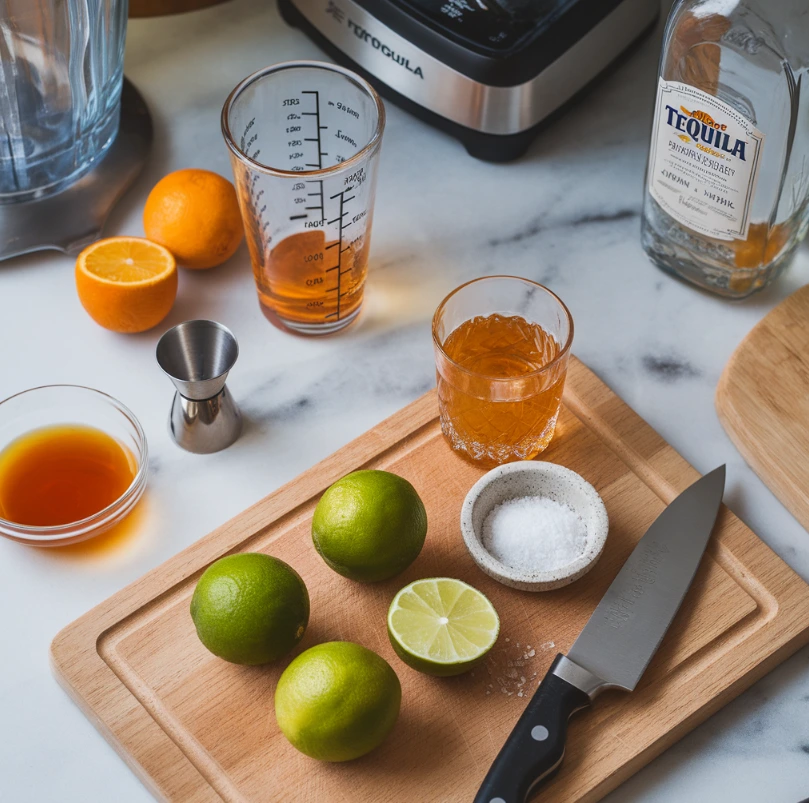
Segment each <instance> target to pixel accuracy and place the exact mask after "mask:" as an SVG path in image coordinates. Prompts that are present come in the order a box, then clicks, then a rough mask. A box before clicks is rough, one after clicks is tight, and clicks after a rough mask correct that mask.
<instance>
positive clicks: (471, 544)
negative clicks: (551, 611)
mask: <svg viewBox="0 0 809 803" xmlns="http://www.w3.org/2000/svg"><path fill="white" fill-rule="evenodd" d="M608 531H609V518H608V516H607V508H606V507H605V506H604V502H603V500H602V499H601V497H600V496H599V494H598V491H596V489H595V488H593V486H592V485H591V484H590V483H589V482H587V480H585V479H584V478H583V477H582V476H581V475H579V474H577V473H576V472H575V471H571V470H570V469H569V468H565V467H564V466H560V465H557V464H556V463H548V462H545V461H523V462H518V463H506V464H505V465H502V466H498V467H497V468H494V469H492V470H491V471H489V472H488V473H487V474H484V475H483V477H481V478H480V479H479V480H478V481H477V482H476V483H475V484H474V485H473V486H472V488H471V489H470V490H469V493H468V494H467V495H466V499H465V500H464V503H463V507H462V508H461V534H462V535H463V539H464V543H465V544H466V548H467V549H468V550H469V553H470V555H471V556H472V559H473V560H474V561H475V563H476V564H477V565H478V567H479V568H480V569H481V570H482V571H484V572H485V573H486V574H488V575H489V576H490V577H493V578H494V579H495V580H497V581H499V582H501V583H503V584H504V585H507V586H510V587H511V588H518V589H521V590H523V591H550V590H551V589H554V588H561V587H562V586H566V585H568V584H570V583H572V582H574V581H575V580H578V579H579V578H580V577H582V576H583V575H585V574H586V573H587V572H588V571H590V569H592V567H593V566H594V565H595V564H596V562H597V561H598V559H599V557H600V556H601V553H602V552H603V551H604V545H605V544H606V542H607V532H608ZM582 536H583V537H582ZM536 539H543V540H542V541H541V542H540V541H537V540H536ZM487 546H488V548H487ZM493 553H494V554H493ZM498 556H499V557H498ZM506 556H510V557H511V559H512V565H509V563H507V562H505V557H506ZM532 562H537V563H538V565H532Z"/></svg>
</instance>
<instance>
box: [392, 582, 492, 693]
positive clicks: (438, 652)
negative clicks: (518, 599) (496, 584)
mask: <svg viewBox="0 0 809 803" xmlns="http://www.w3.org/2000/svg"><path fill="white" fill-rule="evenodd" d="M499 632H500V619H499V617H498V616H497V611H496V610H495V609H494V606H493V605H492V603H491V602H489V600H488V599H486V597H485V596H484V595H483V594H481V593H480V591H478V590H477V589H475V588H472V586H470V585H467V584H466V583H464V582H462V581H461V580H455V579H453V578H451V577H434V578H431V579H428V580H416V581H415V582H414V583H411V584H410V585H409V586H405V587H404V588H403V589H402V590H401V591H400V592H399V593H398V594H397V595H396V596H395V597H394V598H393V602H391V604H390V608H389V609H388V636H389V637H390V643H391V644H392V645H393V649H394V650H395V651H396V654H397V655H398V656H399V657H400V658H401V659H402V660H403V661H404V662H405V663H406V664H407V665H408V666H411V667H412V668H413V669H417V670H418V671H419V672H425V673H426V674H428V675H439V676H442V677H446V676H448V675H460V674H461V672H466V671H468V670H469V669H473V668H474V667H475V666H476V665H477V664H478V663H480V662H481V661H482V660H483V658H484V656H485V655H486V653H487V652H489V650H490V649H491V648H492V647H493V646H494V643H495V641H497V635H498V633H499Z"/></svg>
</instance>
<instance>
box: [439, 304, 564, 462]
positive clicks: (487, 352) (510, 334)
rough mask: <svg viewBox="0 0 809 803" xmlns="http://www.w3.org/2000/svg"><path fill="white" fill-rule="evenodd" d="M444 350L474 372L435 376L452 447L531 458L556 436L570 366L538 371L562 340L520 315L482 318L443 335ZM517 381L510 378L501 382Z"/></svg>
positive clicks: (489, 458) (483, 457) (500, 458)
mask: <svg viewBox="0 0 809 803" xmlns="http://www.w3.org/2000/svg"><path fill="white" fill-rule="evenodd" d="M442 345H443V349H444V352H445V353H446V354H447V355H448V356H449V357H450V359H452V360H453V362H455V363H456V364H457V365H459V366H461V367H462V368H464V369H467V371H468V372H471V373H470V374H465V372H463V371H459V370H458V369H454V370H452V371H447V373H448V374H449V375H450V377H451V379H450V378H445V377H442V376H441V371H439V374H438V399H439V406H440V411H441V426H442V429H443V431H444V434H445V435H446V437H447V438H448V440H449V441H450V443H451V445H452V446H453V448H455V449H457V450H459V451H461V452H465V453H466V454H467V455H468V456H469V457H471V458H472V459H474V460H476V461H480V462H483V463H487V464H491V465H494V464H499V463H505V462H508V461H511V460H527V459H530V458H532V457H535V456H536V455H537V454H539V453H540V452H541V451H543V450H544V449H545V448H546V447H547V446H548V444H549V443H550V442H551V439H552V438H553V433H554V430H555V427H556V419H557V416H558V414H559V405H560V403H561V399H562V391H563V389H564V384H565V374H566V370H565V369H564V368H561V369H559V370H556V371H554V370H550V371H548V372H547V374H545V375H537V374H536V373H535V372H537V371H541V370H542V369H543V368H545V367H546V366H548V365H549V364H550V363H551V362H553V360H555V359H556V357H557V356H559V354H560V352H561V345H560V344H559V342H558V341H557V340H556V339H555V338H553V337H552V336H551V335H550V334H549V333H548V332H547V331H545V329H543V328H542V327H541V326H539V325H538V324H535V323H530V322H529V321H527V320H525V319H524V318H522V317H520V316H516V315H511V316H504V315H497V314H495V315H488V316H486V317H482V316H478V317H476V318H472V319H471V320H468V321H465V322H464V323H462V324H461V325H460V326H459V327H458V328H457V329H455V330H454V331H453V332H451V333H450V335H449V336H448V337H447V339H446V340H445V341H444V343H443V344H442ZM505 379H514V380H515V381H514V382H513V383H511V382H501V381H498V380H505Z"/></svg>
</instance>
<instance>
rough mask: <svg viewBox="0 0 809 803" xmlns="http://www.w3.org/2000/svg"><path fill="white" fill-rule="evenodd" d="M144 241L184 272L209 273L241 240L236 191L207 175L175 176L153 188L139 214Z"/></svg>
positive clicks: (182, 173)
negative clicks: (163, 252)
mask: <svg viewBox="0 0 809 803" xmlns="http://www.w3.org/2000/svg"><path fill="white" fill-rule="evenodd" d="M143 228H144V231H145V232H146V236H147V237H148V238H149V239H150V240H154V242H156V243H160V245H164V246H165V247H166V248H168V249H169V251H171V253H172V254H174V256H175V257H176V258H177V262H178V263H179V264H180V265H182V266H183V267H185V268H193V269H196V270H199V269H203V268H213V267H215V266H216V265H221V264H222V263H223V262H224V261H225V260H226V259H229V258H230V257H231V256H233V254H234V253H235V251H236V249H237V248H238V247H239V243H241V241H242V238H243V237H244V226H243V225H242V216H241V213H240V212H239V201H238V199H237V198H236V189H235V188H234V186H233V184H231V183H230V182H229V181H228V180H227V179H226V178H222V176H220V175H219V174H218V173H212V172H211V171H210V170H196V169H188V170H176V171H175V172H174V173H169V174H168V175H167V176H164V177H163V178H162V179H160V181H158V182H157V184H155V185H154V187H153V188H152V191H151V192H150V193H149V197H148V198H147V199H146V206H145V207H144V209H143Z"/></svg>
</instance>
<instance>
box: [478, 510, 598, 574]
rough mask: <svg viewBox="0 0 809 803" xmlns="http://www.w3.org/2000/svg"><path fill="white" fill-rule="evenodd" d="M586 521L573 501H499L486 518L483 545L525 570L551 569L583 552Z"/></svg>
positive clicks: (566, 562)
mask: <svg viewBox="0 0 809 803" xmlns="http://www.w3.org/2000/svg"><path fill="white" fill-rule="evenodd" d="M585 545H586V532H585V528H584V522H583V521H582V520H581V517H580V516H579V515H578V514H577V513H576V511H575V510H573V508H572V507H570V505H565V504H562V503H561V502H556V501H555V500H553V499H549V498H547V497H544V496H523V497H519V498H517V499H509V500H507V501H506V502H502V503H501V504H499V505H496V506H495V507H494V508H492V510H491V511H490V512H489V515H488V516H486V519H485V521H484V522H483V546H484V548H485V549H486V550H487V551H488V552H489V553H490V554H491V555H492V556H493V557H495V558H496V559H497V560H499V561H500V562H501V563H504V564H505V565H506V566H510V567H511V568H512V569H519V570H523V571H529V572H530V571H552V570H553V569H560V568H562V567H563V566H567V565H568V564H569V563H572V562H573V561H574V560H576V558H578V557H580V556H581V555H582V554H583V553H584V548H585Z"/></svg>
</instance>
